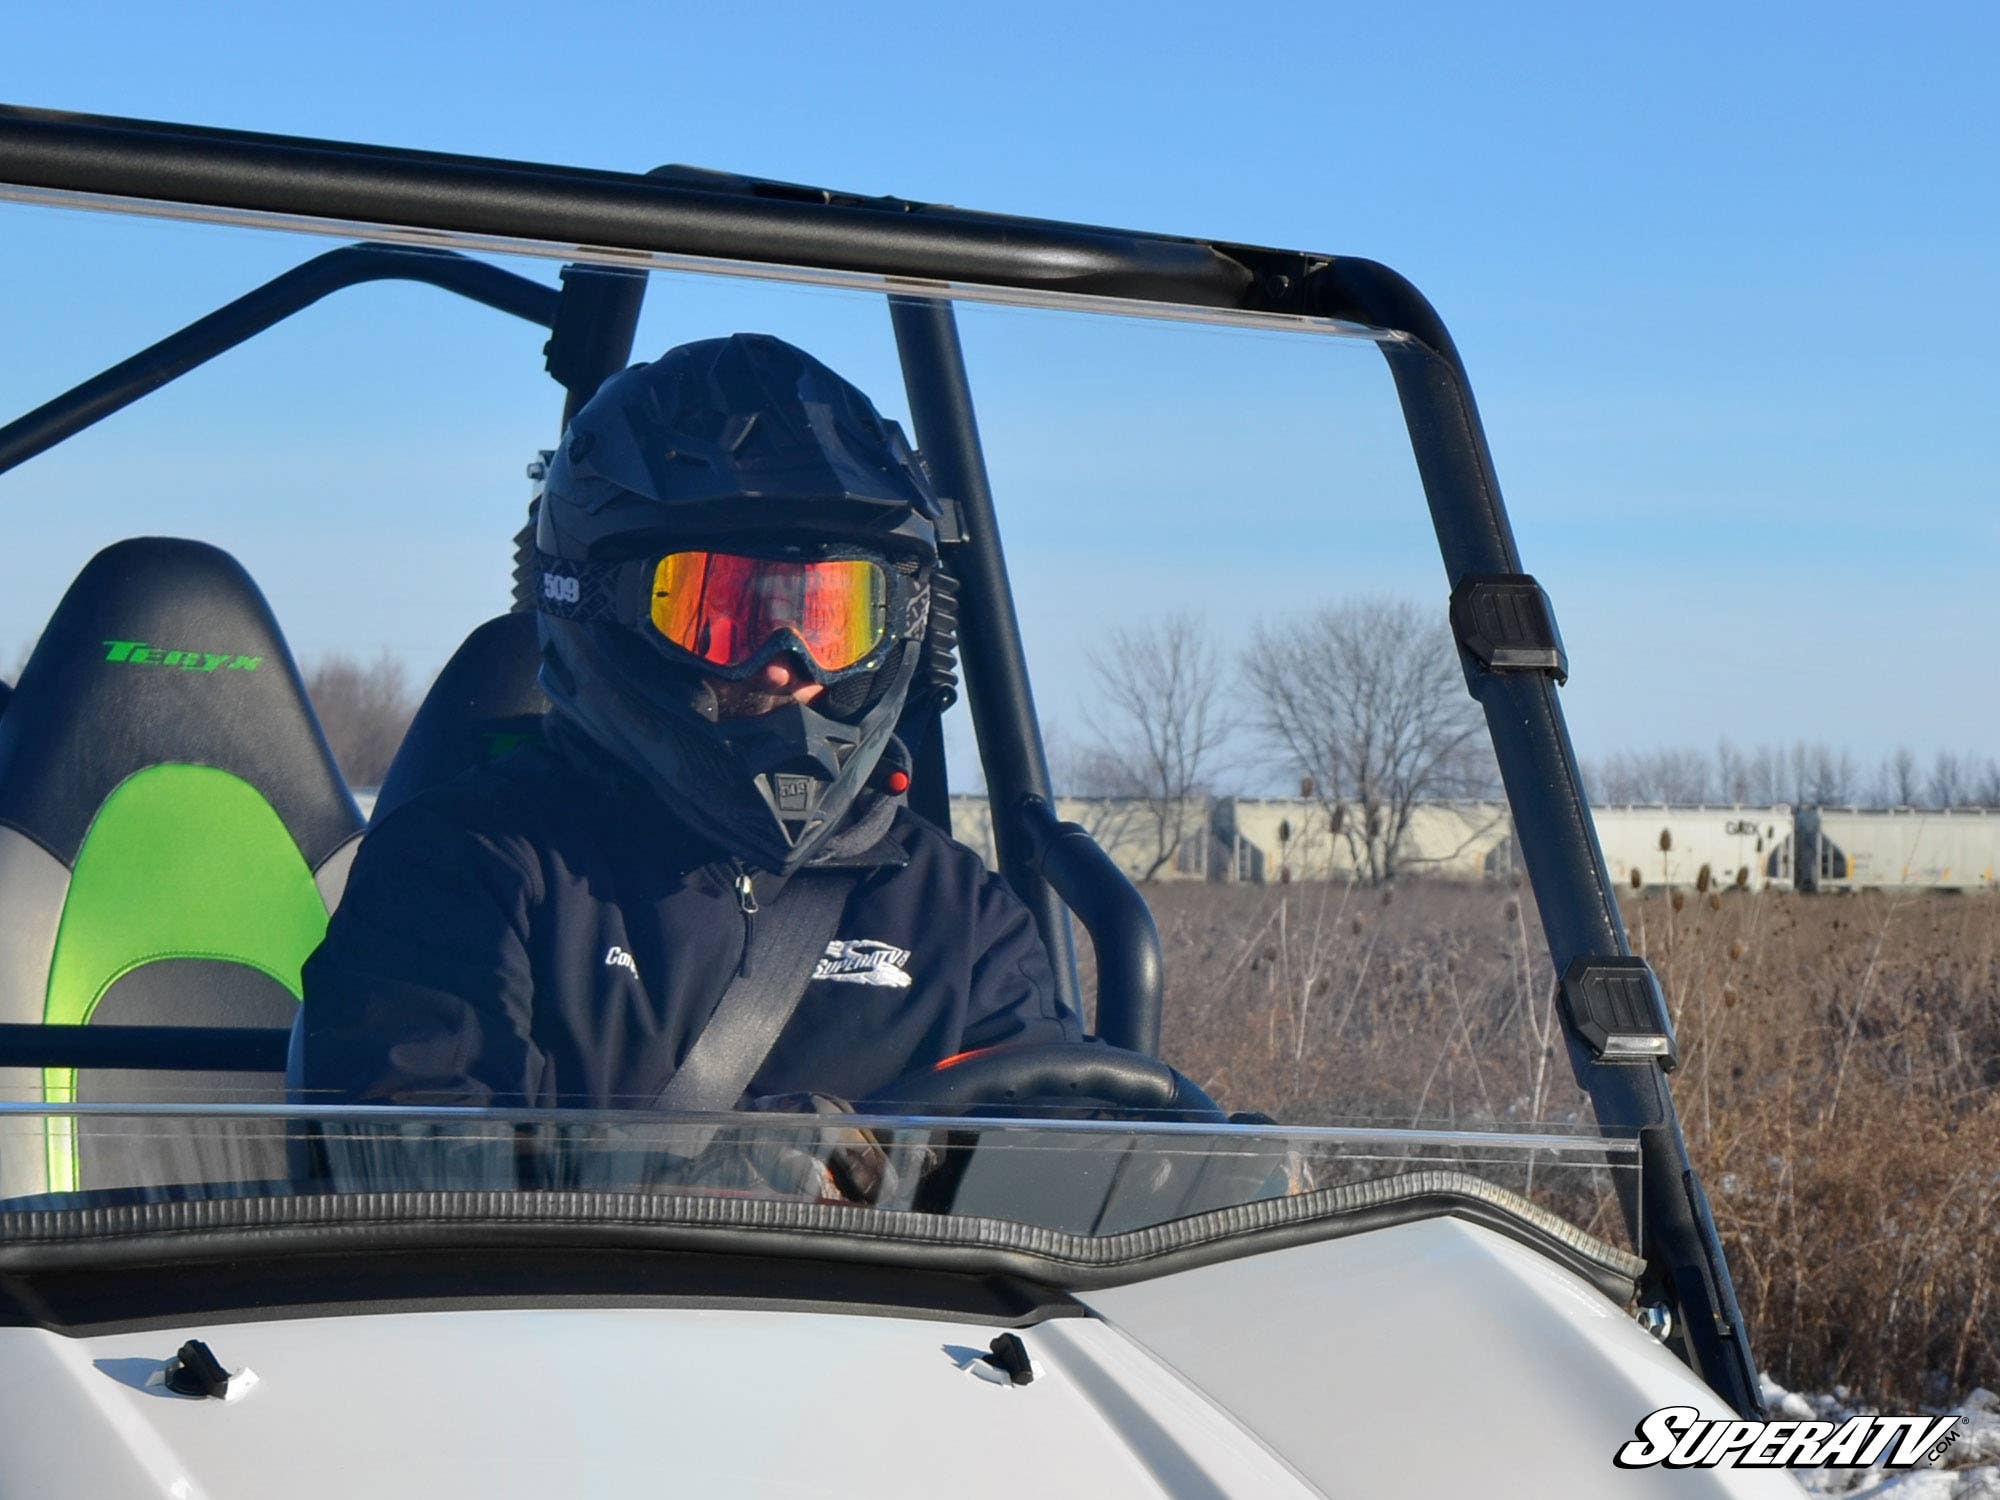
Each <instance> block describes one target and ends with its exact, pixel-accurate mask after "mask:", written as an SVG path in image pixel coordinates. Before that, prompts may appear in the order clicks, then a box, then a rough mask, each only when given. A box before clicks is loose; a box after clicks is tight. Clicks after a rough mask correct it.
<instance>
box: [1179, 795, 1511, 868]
mask: <svg viewBox="0 0 2000 1500" xmlns="http://www.w3.org/2000/svg"><path fill="white" fill-rule="evenodd" d="M1354 816H1356V814H1355V813H1354V811H1353V809H1351V808H1350V809H1348V810H1347V811H1346V813H1345V814H1344V816H1343V819H1342V823H1343V827H1346V826H1348V825H1347V821H1346V820H1347V819H1350V818H1353V817H1354ZM1215 835H1216V837H1215V843H1216V851H1217V855H1218V862H1219V863H1220V864H1221V865H1222V866H1223V867H1224V869H1225V871H1226V872H1227V873H1224V874H1223V875H1221V876H1220V877H1219V878H1225V879H1227V878H1234V879H1237V880H1252V881H1280V880H1335V881H1347V880H1358V879H1362V878H1365V876H1366V874H1367V870H1366V862H1367V855H1366V851H1365V850H1364V849H1363V848H1361V847H1360V846H1359V844H1358V842H1357V841H1356V840H1353V839H1350V838H1349V837H1348V836H1347V834H1346V833H1345V832H1336V831H1335V830H1334V827H1333V818H1332V815H1331V813H1330V812H1329V811H1328V810H1327V808H1326V807H1325V806H1323V805H1322V804H1321V803H1319V802H1317V801H1314V800H1311V799H1309V798H1303V797H1224V798H1222V799H1220V800H1219V801H1218V802H1217V803H1216V807H1215ZM1513 835H1514V825H1513V823H1512V822H1511V821H1510V819H1509V818H1508V815H1507V808H1506V806H1505V804H1503V803H1499V802H1424V803H1419V804H1418V805H1417V806H1416V807H1414V808H1412V809H1411V810H1410V822H1409V826H1408V828H1406V829H1405V830H1404V833H1403V841H1402V846H1401V848H1400V850H1399V851H1398V854H1397V858H1396V861H1395V863H1396V866H1397V871H1398V873H1399V874H1400V875H1402V876H1406V877H1416V878H1435V879H1445V880H1481V879H1484V878H1486V877H1487V876H1491V875H1504V874H1507V873H1509V872H1510V871H1512V869H1513V867H1514V864H1513V848H1514V838H1513Z"/></svg>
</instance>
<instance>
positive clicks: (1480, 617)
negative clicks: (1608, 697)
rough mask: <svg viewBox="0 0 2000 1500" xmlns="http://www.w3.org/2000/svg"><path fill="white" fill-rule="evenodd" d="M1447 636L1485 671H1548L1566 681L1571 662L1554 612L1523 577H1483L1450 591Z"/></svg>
mask: <svg viewBox="0 0 2000 1500" xmlns="http://www.w3.org/2000/svg"><path fill="white" fill-rule="evenodd" d="M1451 633H1452V635H1453V637H1454V638H1455V639H1456V640H1457V641H1458V645H1459V649H1460V650H1462V651H1464V652H1465V654H1466V655H1468V656H1470V657H1471V658H1472V659H1473V660H1474V661H1476V662H1478V663H1479V665H1480V666H1482V667H1484V668H1485V669H1486V670H1487V671H1489V672H1546V673H1547V674H1548V675H1549V676H1551V677H1553V678H1555V680H1556V681H1557V683H1559V684H1560V683H1564V682H1567V681H1569V657H1568V655H1567V654H1566V653H1565V652H1564V651H1563V643H1562V635H1561V633H1560V632H1559V631H1557V629H1556V616H1555V611H1554V610H1553V609H1551V608H1550V607H1549V596H1548V595H1547V594H1546V593H1545V592H1543V590H1542V586H1541V585H1540V584H1539V583H1537V582H1535V580H1534V579H1533V578H1532V577H1530V576H1529V575H1528V574H1526V573H1486V574H1479V575H1476V576H1474V577H1471V578H1467V579H1465V580H1463V581H1462V582H1460V584H1459V585H1458V587H1457V588H1455V589H1453V590H1452V591H1451Z"/></svg>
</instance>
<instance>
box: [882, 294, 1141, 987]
mask: <svg viewBox="0 0 2000 1500" xmlns="http://www.w3.org/2000/svg"><path fill="white" fill-rule="evenodd" d="M889 320H890V324H891V326H892V327H893V328H894V330H895V334H896V353H897V355H898V357H899V358H900V359H901V361H902V366H903V385H904V387H905V388H906V390H907V392H908V394H909V398H910V421H911V422H912V424H914V426H915V427H916V429H917V448H918V450H919V451H920V452H922V453H923V455H924V458H925V461H926V462H928V463H929V464H930V465H931V467H932V468H933V470H935V471H936V474H937V478H938V483H939V484H940V485H942V486H943V488H944V491H945V493H946V494H948V495H950V496H951V497H952V499H953V500H954V501H956V502H957V505H958V518H959V525H960V527H961V528H962V530H963V532H964V539H963V540H962V541H960V542H959V543H957V544H956V545H954V546H953V547H951V548H950V549H949V550H950V557H949V565H950V567H951V571H952V574H953V576H954V577H956V578H957V579H958V584H959V595H958V615H959V622H960V628H959V654H960V656H961V657H962V658H963V660H964V665H965V699H966V706H967V707H968V708H970V709H971V710H972V729H973V733H974V734H975V735H976V736H977V737H978V739H979V760H980V764H981V765H982V766H983V767H984V768H985V771H986V790H987V799H988V801H989V802H990V804H991V805H992V809H993V845H994V857H995V860H996V862H997V863H998V864H999V867H1000V873H1001V875H1002V876H1003V877H1004V878H1005V879H1006V881H1007V883H1008V884H1009V885H1010V886H1012V887H1013V888H1014V892H1015V894H1016V895H1018V896H1019V897H1020V898H1021V899H1022V900H1023V901H1024V902H1026V903H1027V906H1028V910H1029V911H1031V912H1032V913H1034V917H1035V926H1036V927H1037V928H1038V929H1040V931H1041V935H1042V943H1043V945H1044V946H1045V947H1046V948H1047V949H1048V950H1049V958H1050V961H1051V962H1052V963H1053V964H1054V965H1055V971H1056V992H1057V995H1058V996H1059V997H1060V999H1061V1000H1062V1003H1063V1005H1064V1006H1065V1007H1066V1008H1067V1009H1068V1010H1069V1011H1070V1012H1071V1013H1073V1014H1075V1015H1077V1016H1079V1017H1080V1016H1082V1014H1083V1004H1082V997H1081V994H1080V993H1079V986H1078V984H1077V977H1076V943H1075V939H1074V938H1073V937H1072V936H1071V935H1070V930H1069V917H1068V914H1067V913H1066V912H1065V910H1064V908H1063V903H1062V901H1061V900H1060V899H1059V898H1058V897H1057V896H1056V893H1055V892H1054V891H1053V890H1051V889H1050V887H1049V883H1048V881H1047V880H1045V879H1044V878H1043V877H1042V874H1041V872H1040V871H1039V870H1038V869H1036V868H1035V861H1034V860H1033V859H1032V858H1031V857H1030V853H1029V849H1028V847H1027V842H1026V835H1025V833H1024V831H1023V830H1022V828H1021V826H1020V808H1021V806H1022V804H1023V801H1024V799H1026V798H1030V797H1038V798H1040V799H1042V800H1043V801H1047V800H1048V799H1049V798H1050V797H1052V796H1053V795H1054V793H1053V792H1052V791H1051V790H1050V788H1049V762H1048V756H1047V755H1046V753H1045V752H1044V751H1043V748H1042V726H1041V722H1040V720H1039V719H1037V718H1036V716H1035V693H1034V688H1033V686H1032V685H1031V684H1030V683H1029V681H1028V660H1027V656H1026V653H1025V652H1024V651H1023V650H1022V647H1021V622H1020V619H1019V618H1018V617H1017V616H1016V615H1015V613H1014V590H1013V587H1012V585H1011V584H1009V582H1008V581H1007V558H1006V554H1005V553H1004V552H1003V551H1002V550H1001V547H1000V522H999V518H998V517H997V516H996V515H995V514H994V510H993V487H992V485H991V484H990V483H989V482H988V480H987V476H986V455H985V451H984V450H983V449H982V448H981V447H980V443H979V423H978V419H977V418H976V417H975V416H974V414H973V409H972V388H971V385H970V384H969V382H968V381H967V379H966V374H965V351H964V349H963V348H962V347H961V345H960V344H959V341H958V318H957V315H956V314H955V313H954V312H953V311H952V307H951V304H950V303H948V302H938V301H931V300H928V299H918V298H914V297H891V298H890V299H889ZM1119 879H1120V880H1123V879H1124V876H1123V875H1122V874H1121V875H1120V876H1119Z"/></svg>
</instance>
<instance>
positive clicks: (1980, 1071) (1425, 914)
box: [1148, 883, 2000, 1402]
mask: <svg viewBox="0 0 2000 1500" xmlns="http://www.w3.org/2000/svg"><path fill="white" fill-rule="evenodd" d="M1148 897H1149V899H1150V900H1151V901H1152V902H1153V906H1154V910H1155V913H1156V915H1157V917H1158V920H1159V924H1160V929H1161V934H1162V938H1163V940H1164V942H1165V946H1166V952H1167V965H1168V999H1167V1023H1166V1037H1165V1047H1166V1052H1167V1055H1168V1057H1169V1058H1170V1059H1171V1060H1173V1061H1174V1062H1176V1063H1177V1064H1179V1065H1180V1066H1181V1067H1183V1068H1184V1069H1185V1070H1186V1071H1188V1072H1189V1073H1191V1074H1192V1075H1194V1076H1195V1077H1196V1078H1197V1079H1198V1080H1199V1081H1201V1082H1202V1083H1203V1084H1205V1085H1206V1086H1207V1087H1208V1088H1209V1089H1210V1091H1211V1092H1212V1093H1214V1094H1215V1095H1216V1097H1217V1098H1219V1099H1220V1100H1221V1101H1222V1102H1223V1103H1225V1104H1226V1105H1228V1106H1230V1107H1232V1108H1239V1109H1263V1110H1266V1111H1268V1112H1270V1113H1272V1114H1275V1115H1277V1116H1278V1117H1279V1118H1280V1119H1282V1120H1285V1121H1287V1122H1299V1123H1332V1122H1338V1121H1351V1120H1356V1119H1369V1120H1386V1121H1395V1122H1398V1123H1405V1124H1407V1123H1413V1122H1416V1121H1422V1122H1424V1123H1451V1122H1456V1123H1461V1124H1463V1123H1473V1122H1508V1123H1524V1122H1530V1121H1540V1122H1547V1123H1560V1122H1564V1121H1572V1122H1573V1121H1577V1120H1580V1119H1582V1120H1587V1119H1588V1117H1589V1116H1588V1102H1587V1101H1586V1100H1585V1099H1584V1098H1583V1096H1582V1095H1581V1094H1580V1093H1579V1091H1578V1090H1577V1089H1576V1087H1575V1085H1574V1084H1573V1083H1572V1082H1571V1080H1570V1077H1569V1069H1568V1065H1567V1061H1566V1059H1565V1058H1564V1056H1563V1053H1562V1048H1561V1045H1560V1038H1559V1037H1558V1036H1557V1035H1556V1033H1555V1029H1554V1023H1553V1016H1552V1010H1551V1005H1550V996H1551V992H1552V989H1553V978H1552V976H1551V974H1550V972H1549V965H1548V959H1547V956H1546V953H1545V951H1544V950H1543V948H1542V943H1541V934H1540V932H1539V930H1538V928H1537V926H1536V921H1535V914H1534V910H1533V905H1532V898H1530V897H1528V896H1527V894H1526V892H1525V891H1524V890H1516V889H1512V888H1507V887H1496V886H1483V887H1481V886H1447V885H1442V884H1430V885H1424V884H1416V883H1410V884H1406V885H1404V886H1402V887H1400V888H1398V889H1396V890H1394V891H1393V893H1392V894H1386V895H1385V894H1384V893H1383V892H1381V891H1371V890H1367V889H1365V888H1356V889H1352V890H1349V889H1345V888H1340V887H1324V886H1311V885H1291V886H1267V887H1256V886H1159V887H1151V888H1149V889H1148ZM1626 921H1627V925H1628V927H1629V929H1630V931H1631V935H1632V941H1633V946H1634V948H1635V949H1636V950H1637V951H1639V952H1641V953H1644V954H1645V955H1646V956H1647V957H1648V958H1650V959H1651V960H1652V961H1653V963H1654V965H1655V966H1656V968H1657V969H1658V970H1659V973H1660V975H1661V978H1662V980H1663V982H1664V983H1665V985H1666V989H1667V993H1668V997H1669V1001H1670V1004H1671V1006H1672V1008H1673V1012H1674V1017H1675V1023H1676V1027H1677V1031H1678V1035H1679V1038H1680V1042H1681V1049H1682V1065H1681V1068H1680V1071H1679V1072H1678V1073H1677V1074H1676V1075H1675V1079H1674V1093H1675V1097H1676V1099H1677V1101H1678V1103H1679V1106H1680V1110H1681V1114H1682V1119H1683V1123H1684V1125H1685V1128H1686V1131H1687V1134H1688V1138H1689V1142H1690V1146H1691V1149H1692V1151H1693V1153H1694V1157H1695V1160H1696V1162H1697V1164H1698V1165H1699V1167H1700V1168H1701V1170H1702V1173H1703V1178H1704V1181H1705V1182H1706V1183H1707V1185H1708V1188H1709V1193H1710V1196H1711V1198H1712V1200H1713V1203H1714V1208H1715V1212H1716V1216H1717V1219H1718V1221H1719V1222H1720V1225H1721V1229H1722V1233H1723V1237H1724V1239H1725V1241H1726V1243H1727V1245H1728V1248H1729V1254H1730V1261H1731V1265H1732V1266H1733V1268H1734V1270H1735V1274H1736V1278H1737V1286H1738V1290H1739V1292H1740V1293H1741V1295H1742V1298H1743V1301H1744V1305H1745V1311H1746V1314H1747V1316H1748V1317H1749V1319H1750V1323H1751V1327H1752V1330H1753V1333H1754V1336H1755V1340H1756V1345H1755V1347H1756V1350H1757V1353H1758V1357H1759V1358H1760V1359H1761V1360H1762V1361H1763V1362H1764V1364H1765V1365H1766V1366H1767V1367H1769V1368H1770V1370H1771V1371H1772V1372H1773V1374H1774V1375H1776V1376H1777V1378H1779V1379H1780V1380H1781V1381H1782V1382H1784V1383H1785V1384H1786V1385H1788V1386H1790V1387H1792V1388H1795V1389H1797V1388H1804V1389H1814V1390H1831V1389H1833V1388H1834V1387H1836V1386H1846V1387H1848V1388H1850V1389H1851V1390H1852V1391H1853V1392H1854V1393H1855V1394H1856V1395H1857V1396H1863V1397H1868V1398H1873V1399H1878V1400H1883V1401H1899V1402H1913V1401H1922V1402H1938V1401H1941V1400H1945V1399H1948V1398H1951V1397H1955V1396H1957V1395H1960V1394H1963V1393H1964V1392H1965V1391H1967V1390H1970V1389H1971V1388H1972V1387H1974V1386H1976V1385H1981V1384H1984V1385H1986V1386H1989V1387H2000V1287H1996V1286H1995V1281H1996V1279H2000V901H1995V900H1988V899H1982V898H1977V897H1955V896H1944V895H1929V894H1909V895H1898V896H1890V895H1881V894H1868V895H1863V896H1855V897H1817V898H1815V897H1804V896H1791V895H1764V896H1752V895H1742V894H1735V893H1730V894H1713V895H1711V894H1708V893H1702V892H1695V891H1686V892H1681V893H1677V894H1675V895H1674V896H1671V897H1668V896H1664V895H1652V896H1647V897H1643V898H1639V897H1635V898H1634V899H1633V900H1632V901H1631V902H1630V903H1629V904H1628V906H1627V910H1626Z"/></svg>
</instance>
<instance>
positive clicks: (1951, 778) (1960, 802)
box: [1925, 750, 1972, 807]
mask: <svg viewBox="0 0 2000 1500" xmlns="http://www.w3.org/2000/svg"><path fill="white" fill-rule="evenodd" d="M1971 782H1972V777H1971V775H1970V774H1969V768H1968V767H1967V765H1966V763H1965V759H1964V757H1962V756H1960V755H1958V754H1957V753H1955V752H1953V751H1950V750H1940V751H1938V753H1937V754H1936V755H1935V756H1933V757H1932V759H1931V774H1930V779H1929V782H1928V784H1927V785H1926V786H1925V791H1926V793H1927V794H1928V795H1929V799H1930V805H1931V806H1932V807H1963V806H1964V805H1965V804H1966V803H1967V802H1968V801H1969V800H1970V799H1971V791H1972V786H1971Z"/></svg>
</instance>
